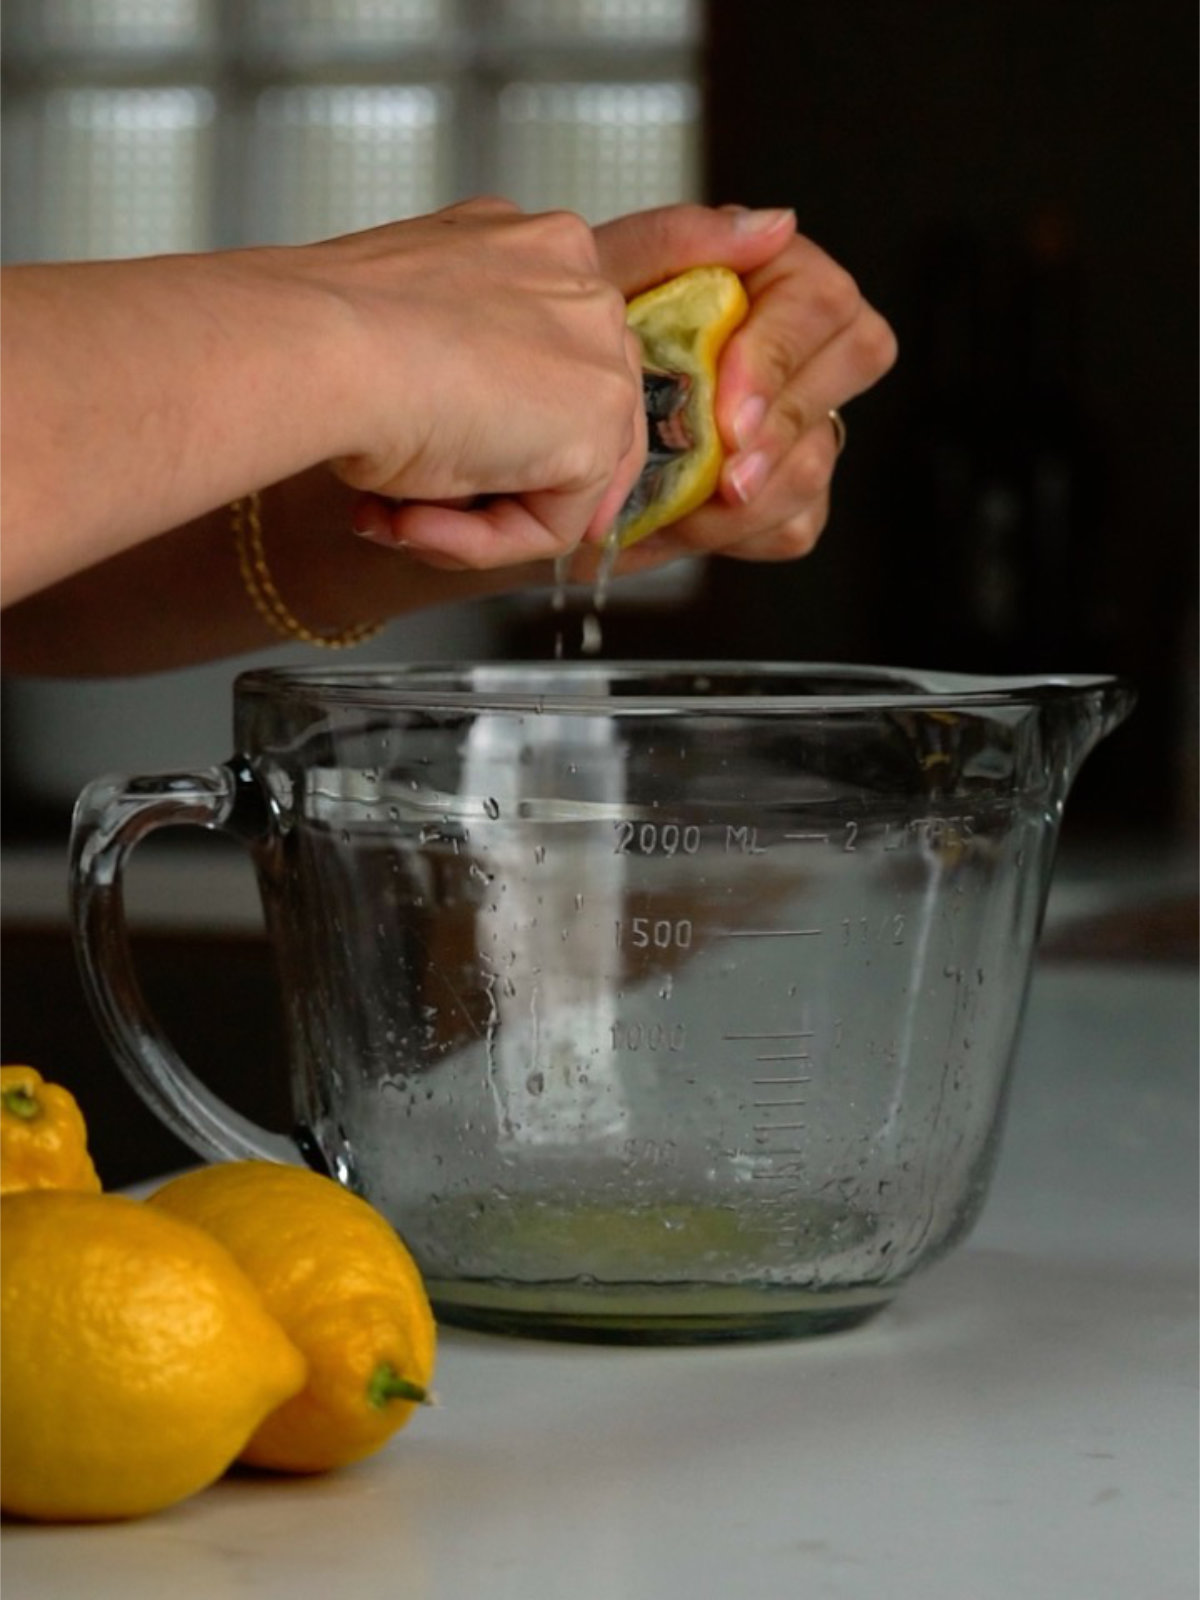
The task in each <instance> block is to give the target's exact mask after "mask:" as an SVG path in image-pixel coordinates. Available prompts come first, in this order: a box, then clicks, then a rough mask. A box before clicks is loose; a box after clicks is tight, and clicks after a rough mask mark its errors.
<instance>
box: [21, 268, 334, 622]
mask: <svg viewBox="0 0 1200 1600" xmlns="http://www.w3.org/2000/svg"><path fill="white" fill-rule="evenodd" d="M299 254H301V253H299V252H288V253H287V255H288V263H289V265H288V270H287V271H286V272H281V271H280V270H278V266H277V263H278V261H279V258H280V253H279V252H275V251H269V250H266V251H257V250H254V251H236V252H227V253H223V254H216V255H211V256H204V257H199V256H177V257H167V258H157V259H150V260H146V261H144V262H138V261H133V262H128V261H127V262H120V263H115V264H114V263H107V262H96V263H84V264H72V265H63V266H51V267H41V266H32V267H16V268H8V269H6V270H5V272H4V276H3V321H2V329H3V376H4V404H3V534H4V537H3V585H4V596H5V600H6V601H13V600H18V599H20V598H22V596H24V595H26V594H29V593H32V592H33V591H34V590H35V589H37V588H39V587H41V586H43V585H45V584H49V583H54V582H56V581H57V580H59V579H60V578H63V577H65V576H67V575H68V574H69V573H71V572H74V571H77V570H78V569H80V568H81V567H85V566H88V565H90V564H92V563H94V562H96V561H98V560H104V559H106V558H107V557H109V556H113V555H116V554H118V553H119V552H120V551H121V550H123V549H126V548H128V547H129V546H131V545H133V544H136V543H137V542H138V541H139V540H141V539H144V538H147V537H149V536H150V535H152V534H155V533H158V532H161V531H162V530H163V529H165V528H171V527H176V526H179V525H181V524H183V523H186V522H187V521H188V520H189V519H191V518H195V517H197V516H199V515H201V514H202V513H204V512H206V511H208V510H209V509H211V508H212V507H213V506H215V505H218V504H221V503H224V502H227V501H229V500H232V499H233V498H234V497H235V496H237V495H239V494H242V493H245V492H246V491H247V490H249V489H253V488H257V487H259V486H261V485H262V484H264V483H270V482H275V481H277V480H279V479H283V478H286V477H288V476H289V475H290V474H292V473H295V472H298V471H300V470H301V469H303V468H305V467H308V466H311V465H314V464H315V463H317V462H320V461H324V460H326V459H328V458H330V457H333V456H335V455H337V454H339V453H340V452H342V451H344V450H348V449H352V448H354V445H355V438H354V433H353V428H354V415H353V408H352V406H351V404H350V400H351V396H352V393H353V388H354V384H355V382H356V381H358V375H357V374H355V373H353V372H352V371H351V370H350V366H351V360H350V353H351V352H352V351H353V350H354V343H353V340H352V339H351V338H349V337H348V330H347V326H346V324H347V322H348V321H349V320H350V319H349V315H348V313H347V312H346V311H345V310H344V309H343V308H341V307H339V305H338V302H337V297H336V296H335V295H333V294H330V293H328V292H326V291H325V290H324V289H323V288H322V287H321V286H320V284H319V282H318V280H317V278H316V275H315V273H314V274H310V275H306V274H305V273H304V272H302V271H301V272H298V271H297V270H296V265H295V263H296V258H297V256H298V255H299Z"/></svg>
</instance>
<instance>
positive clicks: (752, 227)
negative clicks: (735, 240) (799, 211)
mask: <svg viewBox="0 0 1200 1600" xmlns="http://www.w3.org/2000/svg"><path fill="white" fill-rule="evenodd" d="M795 216H796V213H795V212H794V211H793V210H792V208H791V207H790V206H774V207H771V208H769V209H766V210H758V211H743V210H738V211H735V212H734V214H733V226H734V228H735V229H736V230H737V232H738V233H770V231H771V229H772V228H781V227H782V226H783V224H784V223H785V222H791V221H794V220H795Z"/></svg>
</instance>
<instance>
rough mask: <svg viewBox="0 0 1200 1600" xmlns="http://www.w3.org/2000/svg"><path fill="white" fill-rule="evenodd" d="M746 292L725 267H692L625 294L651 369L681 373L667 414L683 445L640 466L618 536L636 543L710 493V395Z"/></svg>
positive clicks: (713, 453) (713, 458)
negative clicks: (681, 392)
mask: <svg viewBox="0 0 1200 1600" xmlns="http://www.w3.org/2000/svg"><path fill="white" fill-rule="evenodd" d="M749 304H750V303H749V300H748V299H747V297H746V291H745V289H744V288H743V287H742V281H741V279H740V278H739V277H738V275H737V273H736V272H733V271H731V270H730V269H729V268H728V267H693V268H692V269H691V270H690V271H689V272H683V273H680V274H679V276H678V277H675V278H670V279H668V281H667V282H666V283H661V284H659V285H658V287H657V288H654V289H647V290H646V292H645V293H644V294H640V295H638V296H637V297H636V298H635V299H633V300H631V301H630V302H629V307H628V311H627V320H628V323H629V326H630V327H631V328H632V329H633V331H634V333H636V334H637V336H638V339H639V341H640V342H641V346H642V365H643V367H644V368H645V369H646V370H647V371H648V372H651V373H656V372H657V373H664V374H668V375H670V376H675V375H678V376H679V377H681V378H682V379H683V380H684V387H685V388H686V394H685V396H684V399H683V402H682V405H681V407H680V409H679V412H678V415H677V416H676V417H675V418H673V419H672V427H673V428H674V429H675V431H676V434H677V437H678V439H679V442H680V445H681V452H680V454H678V455H675V456H673V457H671V458H670V459H669V460H667V461H665V462H664V463H662V464H661V465H660V466H658V467H657V468H655V469H654V470H651V471H648V472H644V473H643V474H642V478H641V479H640V481H639V483H638V485H637V488H636V489H635V491H634V493H633V494H632V495H630V497H629V499H628V500H627V501H626V503H625V505H624V506H623V507H622V510H621V514H620V516H619V517H618V519H617V523H616V530H615V531H616V536H617V543H618V544H619V545H620V546H621V547H622V548H624V547H626V546H628V545H631V544H636V543H637V542H638V540H639V539H644V538H646V537H647V535H648V534H651V533H654V532H656V531H657V530H658V529H659V528H665V527H667V526H669V524H671V523H672V522H678V521H679V520H680V519H681V518H682V517H685V516H687V514H688V513H689V512H690V511H694V510H695V509H696V508H697V507H698V506H702V505H703V504H704V502H705V501H706V500H708V499H709V498H711V496H712V493H713V491H714V490H715V489H716V487H717V480H718V479H719V478H720V476H721V466H722V464H723V462H724V459H725V452H724V449H723V447H722V444H721V437H720V434H719V433H718V431H717V419H716V414H715V410H714V403H715V398H716V389H717V361H718V360H719V358H720V355H721V351H722V349H723V348H724V346H725V342H726V340H727V339H728V338H729V336H730V334H731V333H732V332H733V331H734V329H735V328H736V327H737V326H738V325H739V324H740V323H741V322H742V321H743V320H744V318H745V316H746V312H747V311H748V309H749Z"/></svg>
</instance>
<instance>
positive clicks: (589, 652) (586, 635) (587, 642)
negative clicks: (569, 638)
mask: <svg viewBox="0 0 1200 1600" xmlns="http://www.w3.org/2000/svg"><path fill="white" fill-rule="evenodd" d="M603 646H604V633H603V630H602V629H601V627H600V618H599V617H598V616H597V615H596V613H595V612H594V611H589V612H588V613H587V615H586V616H585V617H584V619H583V637H582V639H581V640H580V642H579V648H580V651H581V652H582V653H583V654H584V655H585V656H598V655H599V654H600V651H601V649H602V648H603Z"/></svg>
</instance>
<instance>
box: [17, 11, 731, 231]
mask: <svg viewBox="0 0 1200 1600" xmlns="http://www.w3.org/2000/svg"><path fill="white" fill-rule="evenodd" d="M3 23H4V53H3V61H4V78H5V99H4V125H5V126H4V143H3V151H4V164H5V173H4V207H5V217H4V241H5V254H6V256H7V257H8V258H9V259H50V260H52V259H66V258H76V259H79V258H85V257H95V256H114V255H137V254H144V253H150V252H154V251H172V250H192V249H204V248H209V247H215V246H222V245H234V244H242V243H250V242H271V243H285V242H292V241H299V240H303V239H311V238H317V237H322V236H327V235H330V234H335V233H342V232H347V231H350V230H353V229H355V228H360V227H368V226H371V225H372V224H374V223H378V222H382V221H385V220H390V219H392V218H396V217H403V216H410V215H414V214H416V213H420V212H424V211H429V210H433V209H436V208H437V207H438V206H441V205H445V204H447V203H448V202H450V201H452V200H455V199H460V198H462V197H464V196H466V195H468V194H472V193H484V192H490V193H499V194H506V195H509V196H510V197H511V198H513V199H515V200H517V201H518V202H519V203H520V204H522V205H524V206H526V207H528V208H530V209H539V208H544V207H551V206H565V207H569V208H571V209H572V210H577V211H580V212H582V213H583V214H584V215H585V216H586V217H588V218H589V220H591V221H593V222H599V221H603V220H604V219H605V218H606V217H609V216H612V215H615V214H616V213H618V212H621V211H627V210H633V209H638V208H640V207H643V206H649V205H656V204H660V203H664V202H669V201H673V200H680V199H691V198H695V197H696V196H697V194H698V190H699V151H700V125H701V97H700V93H699V88H698V64H697V63H698V46H699V34H700V27H701V7H700V4H699V0H243V3H240V4H231V3H222V0H8V4H7V5H6V6H5V8H4V16H3Z"/></svg>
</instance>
